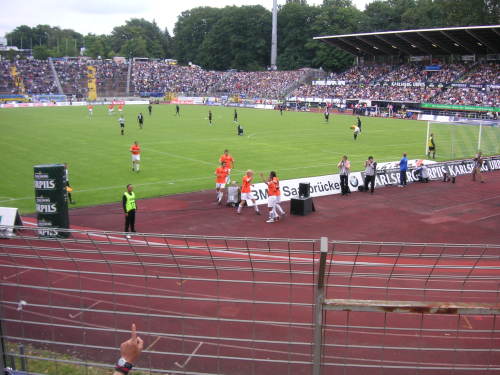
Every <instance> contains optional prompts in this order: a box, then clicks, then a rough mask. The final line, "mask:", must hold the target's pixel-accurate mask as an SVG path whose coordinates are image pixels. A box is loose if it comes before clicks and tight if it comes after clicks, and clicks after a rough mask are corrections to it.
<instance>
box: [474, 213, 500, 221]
mask: <svg viewBox="0 0 500 375" xmlns="http://www.w3.org/2000/svg"><path fill="white" fill-rule="evenodd" d="M499 215H500V214H493V215H488V216H483V217H480V218H479V219H474V220H471V221H470V222H472V223H473V222H475V221H481V220H487V219H491V218H492V217H495V216H499Z"/></svg>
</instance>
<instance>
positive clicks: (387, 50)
mask: <svg viewBox="0 0 500 375" xmlns="http://www.w3.org/2000/svg"><path fill="white" fill-rule="evenodd" d="M499 35H500V26H499V25H493V26H471V27H453V28H439V29H420V30H401V31H388V32H374V33H360V34H346V35H332V36H319V37H315V38H314V39H316V40H320V41H323V42H325V43H328V44H329V45H331V46H333V47H337V48H340V49H342V50H344V51H346V52H348V53H350V54H352V55H354V56H355V58H356V65H355V66H354V67H352V68H351V69H349V70H347V71H345V72H342V73H331V74H329V75H328V76H327V77H325V78H324V79H323V80H318V81H313V82H311V83H310V84H305V85H302V86H301V87H299V88H298V89H297V90H295V91H294V92H293V93H292V95H291V96H292V97H293V99H295V100H297V101H301V100H306V98H310V99H308V100H309V101H310V102H314V101H316V102H317V101H320V100H322V99H323V100H324V99H329V100H331V101H332V102H333V103H336V104H337V105H338V106H340V107H346V105H347V106H349V105H350V106H353V105H354V104H358V103H359V101H362V102H363V105H365V106H368V107H386V106H388V104H392V107H393V108H395V109H396V110H397V109H399V108H411V109H413V110H421V109H425V108H430V107H432V108H435V109H437V108H439V109H442V110H447V109H449V110H455V111H456V110H459V111H461V110H469V111H474V109H476V110H480V111H483V112H485V113H486V112H489V116H494V117H496V116H497V114H495V112H498V107H499V106H500V85H499V83H500V53H499V52H500V45H499V44H498V37H499ZM311 98H316V99H311ZM318 98H319V99H318ZM459 106H468V107H459ZM474 107H476V108H474ZM478 107H481V108H478Z"/></svg>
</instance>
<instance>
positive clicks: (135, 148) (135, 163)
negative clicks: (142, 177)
mask: <svg viewBox="0 0 500 375" xmlns="http://www.w3.org/2000/svg"><path fill="white" fill-rule="evenodd" d="M130 153H131V154H132V172H139V167H140V163H141V147H140V146H139V142H137V141H135V142H134V144H133V145H132V146H130Z"/></svg>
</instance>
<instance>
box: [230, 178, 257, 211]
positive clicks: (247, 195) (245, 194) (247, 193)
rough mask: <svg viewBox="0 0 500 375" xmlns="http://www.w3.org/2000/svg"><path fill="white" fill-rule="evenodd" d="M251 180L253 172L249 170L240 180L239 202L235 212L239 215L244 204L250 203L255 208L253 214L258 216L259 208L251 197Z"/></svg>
mask: <svg viewBox="0 0 500 375" xmlns="http://www.w3.org/2000/svg"><path fill="white" fill-rule="evenodd" d="M252 180H253V171H252V170H251V169H249V170H248V171H247V172H246V174H245V175H244V176H243V178H242V180H241V202H240V204H239V206H238V210H237V211H236V212H237V213H238V214H240V213H241V210H242V209H243V206H244V205H245V202H247V204H248V201H252V203H253V205H254V206H253V207H254V208H255V213H256V214H257V215H260V211H259V206H257V205H256V204H255V199H254V197H253V195H252V190H251V185H252Z"/></svg>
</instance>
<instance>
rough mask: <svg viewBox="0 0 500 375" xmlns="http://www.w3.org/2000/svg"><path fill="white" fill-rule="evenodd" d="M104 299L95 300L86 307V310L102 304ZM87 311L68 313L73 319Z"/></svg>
mask: <svg viewBox="0 0 500 375" xmlns="http://www.w3.org/2000/svg"><path fill="white" fill-rule="evenodd" d="M101 302H102V301H96V302H94V303H93V304H92V305H90V306H89V307H86V310H87V309H91V308H93V307H96V306H97V305H98V304H100V303H101ZM84 312H85V311H80V312H79V313H76V314H68V316H69V317H70V318H71V319H75V318H76V317H78V316H80V315H82V314H83V313H84Z"/></svg>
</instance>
